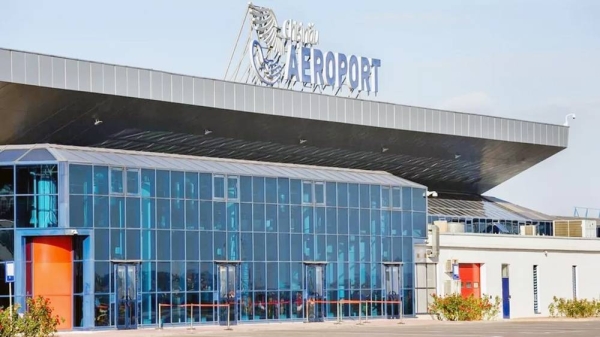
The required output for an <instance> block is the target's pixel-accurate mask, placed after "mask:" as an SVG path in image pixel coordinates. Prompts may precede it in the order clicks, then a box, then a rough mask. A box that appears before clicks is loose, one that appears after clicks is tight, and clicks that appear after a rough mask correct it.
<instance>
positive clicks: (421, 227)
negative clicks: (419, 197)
mask: <svg viewBox="0 0 600 337" xmlns="http://www.w3.org/2000/svg"><path fill="white" fill-rule="evenodd" d="M412 225H413V228H412V229H413V230H412V235H413V236H414V237H416V238H424V237H425V236H426V235H427V232H426V228H427V221H426V217H425V213H423V212H413V216H412Z"/></svg>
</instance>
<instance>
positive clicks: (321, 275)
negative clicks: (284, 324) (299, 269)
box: [304, 262, 327, 322]
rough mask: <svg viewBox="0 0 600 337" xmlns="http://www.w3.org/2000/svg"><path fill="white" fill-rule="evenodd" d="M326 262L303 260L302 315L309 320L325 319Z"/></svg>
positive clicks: (320, 320) (318, 320)
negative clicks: (303, 307)
mask: <svg viewBox="0 0 600 337" xmlns="http://www.w3.org/2000/svg"><path fill="white" fill-rule="evenodd" d="M326 266H327V263H326V262H304V278H305V280H304V301H305V303H306V309H307V310H306V312H305V315H304V317H305V318H306V319H307V320H308V321H309V322H323V321H325V313H326V312H327V311H326V305H325V301H326V296H325V275H326V274H325V267H326Z"/></svg>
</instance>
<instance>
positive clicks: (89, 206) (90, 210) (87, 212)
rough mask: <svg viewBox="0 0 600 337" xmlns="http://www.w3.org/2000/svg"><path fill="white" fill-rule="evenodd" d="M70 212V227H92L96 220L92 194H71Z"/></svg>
mask: <svg viewBox="0 0 600 337" xmlns="http://www.w3.org/2000/svg"><path fill="white" fill-rule="evenodd" d="M0 213H1V212H0ZM69 213H70V216H69V227H92V226H93V220H94V219H93V215H94V202H93V197H92V196H91V195H71V196H70V197H69ZM0 216H1V215H0ZM11 216H12V215H11ZM0 219H4V218H0Z"/></svg>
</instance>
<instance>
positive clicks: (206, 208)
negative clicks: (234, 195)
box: [200, 201, 213, 230]
mask: <svg viewBox="0 0 600 337" xmlns="http://www.w3.org/2000/svg"><path fill="white" fill-rule="evenodd" d="M212 218H213V211H212V202H210V201H200V229H204V230H211V229H212V228H213V226H212Z"/></svg>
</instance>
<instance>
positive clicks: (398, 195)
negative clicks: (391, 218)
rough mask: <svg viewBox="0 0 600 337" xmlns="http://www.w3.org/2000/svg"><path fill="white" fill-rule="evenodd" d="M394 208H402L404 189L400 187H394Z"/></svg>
mask: <svg viewBox="0 0 600 337" xmlns="http://www.w3.org/2000/svg"><path fill="white" fill-rule="evenodd" d="M392 207H394V208H402V189H401V188H400V187H392Z"/></svg>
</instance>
